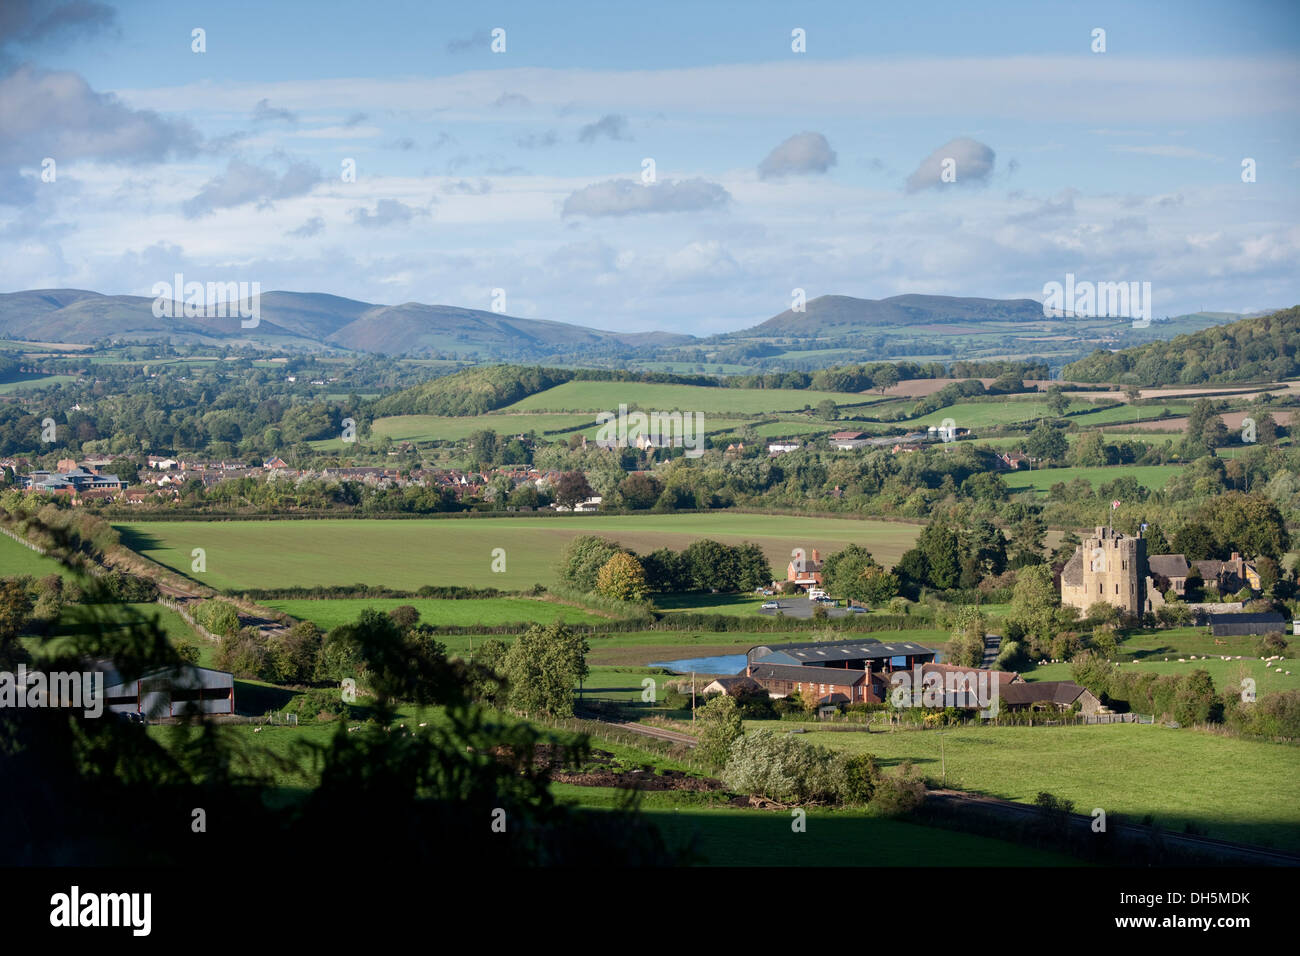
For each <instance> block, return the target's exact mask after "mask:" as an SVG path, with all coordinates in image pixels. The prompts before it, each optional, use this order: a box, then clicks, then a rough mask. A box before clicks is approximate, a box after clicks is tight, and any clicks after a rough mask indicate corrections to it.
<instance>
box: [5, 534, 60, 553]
mask: <svg viewBox="0 0 1300 956" xmlns="http://www.w3.org/2000/svg"><path fill="white" fill-rule="evenodd" d="M0 532H3V533H5V534H7V535H8V536H9V537H11V538H13V539H14V540H15V541H17V542H18V543H19V544H22V545H26V546H27V547H29V548H31V549H32V550H33V551H35V552H36V553H37V554H49V552H48V551H46V550H45V549H44V548H42V547H39V546H38V545H35V544H32V543H31V542H30V541H28V540H27V539H26V538H24V537H23V536H22V535H20V534H17V533H16V532H13V531H10V530H9V529H8V528H5V527H0Z"/></svg>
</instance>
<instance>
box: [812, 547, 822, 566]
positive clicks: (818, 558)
mask: <svg viewBox="0 0 1300 956" xmlns="http://www.w3.org/2000/svg"><path fill="white" fill-rule="evenodd" d="M821 560H822V556H821V555H820V554H819V553H818V552H817V549H816V548H813V562H814V563H815V564H821Z"/></svg>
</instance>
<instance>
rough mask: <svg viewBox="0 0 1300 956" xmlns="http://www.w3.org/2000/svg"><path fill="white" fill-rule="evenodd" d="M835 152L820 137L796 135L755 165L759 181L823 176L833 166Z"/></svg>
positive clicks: (816, 134)
mask: <svg viewBox="0 0 1300 956" xmlns="http://www.w3.org/2000/svg"><path fill="white" fill-rule="evenodd" d="M835 161H836V157H835V150H833V149H831V144H830V143H829V142H827V141H826V137H825V136H823V135H822V134H821V133H796V134H795V135H794V136H791V137H790V138H789V139H787V140H785V141H784V142H782V143H781V144H780V145H778V146H777V147H776V148H775V149H773V150H772V152H770V153H768V154H767V156H766V157H765V158H764V160H763V161H762V162H761V163H759V164H758V178H759V179H781V178H783V177H785V176H795V175H801V174H809V173H824V172H826V171H827V170H828V169H830V168H831V167H832V166H834V165H835Z"/></svg>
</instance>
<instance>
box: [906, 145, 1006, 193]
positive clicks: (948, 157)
mask: <svg viewBox="0 0 1300 956" xmlns="http://www.w3.org/2000/svg"><path fill="white" fill-rule="evenodd" d="M995 158H996V157H995V155H994V152H993V150H992V149H990V148H989V147H988V146H985V145H984V144H983V143H979V142H976V141H975V140H973V139H968V138H966V137H959V138H957V139H953V140H949V141H948V142H946V143H944V144H943V145H942V146H940V147H939V148H938V149H936V150H935V151H934V152H933V153H931V154H930V155H929V156H927V157H926V158H925V159H923V160H921V165H920V166H918V167H916V170H915V171H914V172H913V173H912V175H910V176H908V177H907V191H908V192H917V191H918V190H921V189H939V188H941V187H944V186H969V185H972V184H975V185H983V184H984V183H985V182H987V181H988V178H989V175H990V174H991V173H992V172H993V163H994V160H995ZM948 171H951V176H952V177H953V178H951V179H947V178H945V173H946V172H948Z"/></svg>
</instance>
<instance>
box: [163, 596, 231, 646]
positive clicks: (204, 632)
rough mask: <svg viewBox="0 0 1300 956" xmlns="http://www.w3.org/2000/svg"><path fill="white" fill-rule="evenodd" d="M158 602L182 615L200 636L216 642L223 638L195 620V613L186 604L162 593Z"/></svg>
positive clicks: (183, 619) (182, 618)
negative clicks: (188, 609)
mask: <svg viewBox="0 0 1300 956" xmlns="http://www.w3.org/2000/svg"><path fill="white" fill-rule="evenodd" d="M157 603H159V604H161V605H162V606H163V607H166V608H170V609H171V610H173V611H175V612H176V613H177V614H179V615H180V616H181V620H182V621H184V622H185V623H186V624H188V625H189V626H190V627H192V628H193V629H194V632H195V633H196V634H198V635H199V636H200V637H206V638H207V639H208V640H209V641H212V642H213V643H214V644H215V643H217V642H219V641H220V640H221V638H219V637H217V635H215V634H213V633H212V632H211V631H209V630H208V629H207V628H206V627H204V626H203V625H202V624H200V623H199V622H198V621H196V620H194V615H193V614H191V613H190V612H189V611H187V610H186V609H185V605H183V604H180V603H179V602H177V601H173V600H171V599H170V598H165V597H163V596H162V595H159V596H158V601H157Z"/></svg>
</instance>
